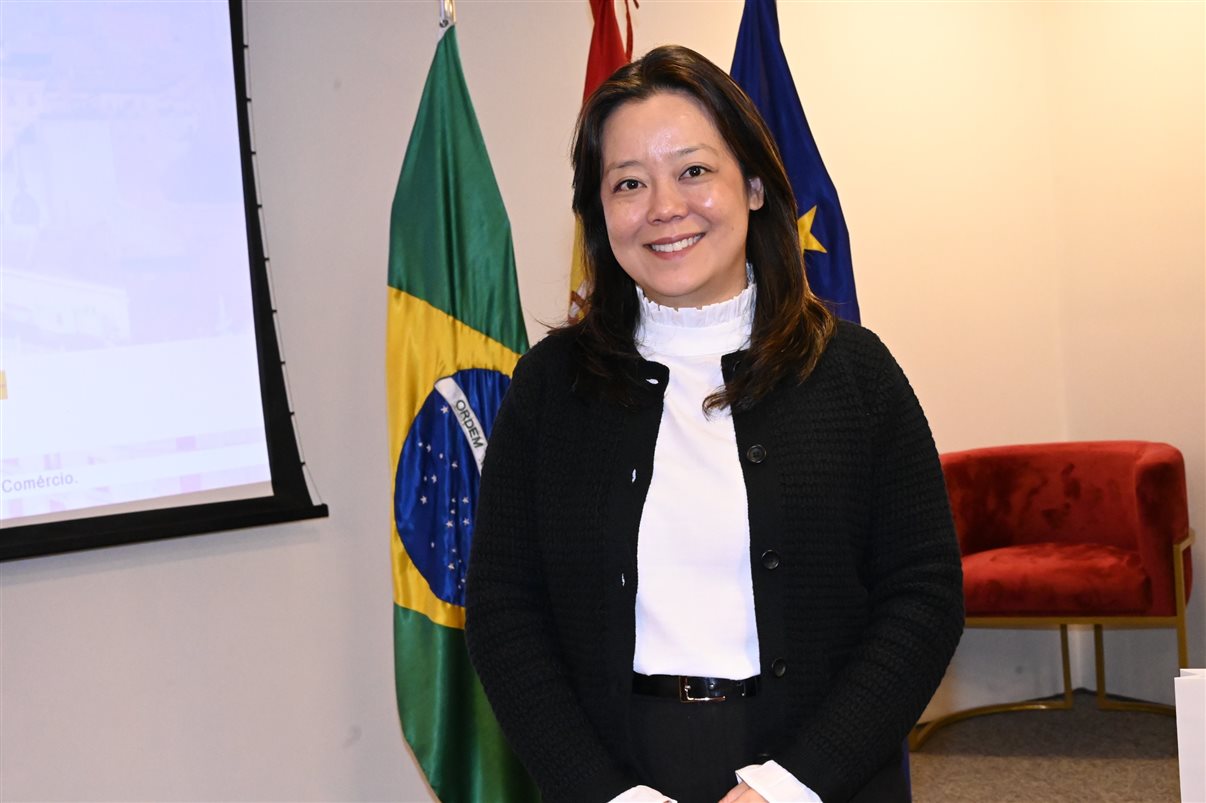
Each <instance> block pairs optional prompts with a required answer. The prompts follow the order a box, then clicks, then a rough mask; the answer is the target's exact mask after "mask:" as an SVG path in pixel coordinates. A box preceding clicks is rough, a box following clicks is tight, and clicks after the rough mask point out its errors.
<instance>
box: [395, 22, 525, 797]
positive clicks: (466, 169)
mask: <svg viewBox="0 0 1206 803" xmlns="http://www.w3.org/2000/svg"><path fill="white" fill-rule="evenodd" d="M387 338H388V341H387V343H386V369H385V370H386V388H387V393H388V397H389V398H388V401H389V416H390V420H389V423H390V456H391V458H392V460H393V465H394V468H395V473H394V515H393V537H392V539H391V547H390V550H391V554H392V559H393V576H394V665H395V673H396V687H397V696H398V713H399V715H400V717H401V720H402V730H403V732H404V733H405V735H406V739H407V741H408V742H409V743H410V746H411V749H412V750H413V751H414V754H415V757H416V758H417V759H418V761H419V764H420V766H421V767H422V769H423V772H424V773H425V774H426V776H427V780H428V782H429V783H430V784H431V786H432V788H433V789H434V790H435V792H436V794H437V795H439V797H440V799H441V800H442V801H444V803H470V801H482V802H484V801H503V800H505V801H516V802H517V803H522V802H523V801H528V800H532V801H535V800H538V799H539V796H538V794H537V793H536V790H535V786H534V785H533V784H532V781H531V780H530V779H529V778H528V776H527V775H526V774H525V772H524V770H523V768H522V767H521V766H520V765H519V763H518V761H517V760H516V758H515V756H514V755H513V754H512V753H511V751H510V749H509V748H508V747H507V745H506V743H505V742H504V741H503V737H502V734H501V732H500V731H499V729H498V724H497V722H496V721H495V719H494V714H493V713H492V712H491V710H490V706H489V704H488V703H487V701H486V698H485V695H484V694H483V692H482V688H481V684H480V683H479V681H478V679H477V676H476V675H475V674H474V672H473V667H472V666H471V665H470V664H469V656H468V651H467V649H466V647H465V630H464V628H465V573H466V569H467V566H466V562H467V561H468V557H469V545H470V542H471V541H472V539H473V523H474V510H475V506H476V504H477V489H478V481H479V478H480V476H481V475H480V471H481V464H482V457H483V455H484V454H485V451H486V447H487V444H488V443H489V439H490V432H491V429H492V428H493V426H494V418H495V415H496V413H497V412H498V406H499V403H500V402H501V401H502V397H503V394H504V393H505V392H506V390H507V386H508V384H509V383H510V375H511V372H512V370H513V369H514V367H515V363H516V361H517V360H518V359H519V355H520V354H522V353H523V352H524V351H526V350H527V347H528V341H527V335H526V334H525V330H524V325H523V318H522V315H521V312H520V306H519V291H518V288H517V286H516V282H515V254H514V250H513V248H512V244H511V224H510V222H509V221H508V220H507V212H506V209H504V208H503V202H502V195H501V194H500V193H499V191H498V184H497V183H496V182H495V180H494V171H493V170H491V168H490V158H489V156H488V155H487V154H486V146H485V143H484V142H483V140H482V134H481V130H480V129H479V127H478V124H477V116H476V115H475V114H474V112H473V104H472V102H471V101H470V99H469V90H468V87H467V86H466V85H465V76H464V73H462V71H461V59H460V53H459V50H458V48H457V40H456V29H455V27H450V28H449V29H448V30H447V31H446V32H445V34H444V36H443V38H442V39H441V41H440V43H439V45H438V46H437V48H436V52H435V58H434V59H433V60H432V63H431V71H430V72H429V73H428V76H427V84H426V86H425V87H424V88H423V98H422V101H421V102H420V104H419V112H418V116H417V118H416V119H415V125H414V130H413V131H412V132H411V136H410V144H409V145H408V146H407V149H406V158H405V160H404V162H403V164H402V174H401V176H400V177H399V178H398V189H397V193H396V194H395V196H394V204H393V212H392V215H391V218H390V236H389V313H388V334H387Z"/></svg>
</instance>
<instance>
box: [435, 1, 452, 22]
mask: <svg viewBox="0 0 1206 803" xmlns="http://www.w3.org/2000/svg"><path fill="white" fill-rule="evenodd" d="M438 2H439V4H440V27H441V28H447V27H448V26H449V25H453V24H455V23H456V2H455V0H438Z"/></svg>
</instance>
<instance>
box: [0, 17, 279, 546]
mask: <svg viewBox="0 0 1206 803" xmlns="http://www.w3.org/2000/svg"><path fill="white" fill-rule="evenodd" d="M2 13H3V23H4V40H3V45H2V49H0V106H2V109H3V115H4V124H3V126H0V171H2V173H3V176H2V178H3V180H2V181H0V232H2V237H0V457H2V476H0V521H2V522H3V523H5V524H15V523H26V522H28V521H33V520H43V518H44V517H48V518H49V519H54V518H60V517H64V516H65V515H69V514H70V512H71V511H78V510H83V509H90V508H96V507H107V506H112V505H122V504H126V503H131V502H141V503H142V504H143V506H155V505H158V504H161V502H159V501H154V500H160V499H163V498H167V499H172V501H171V502H168V503H170V504H175V503H176V500H175V499H174V497H178V496H179V495H181V494H203V495H204V494H207V493H209V494H213V495H214V497H213V498H223V499H225V498H243V497H250V496H258V495H264V494H265V493H270V492H271V489H270V486H269V485H268V484H269V482H270V476H269V470H268V457H267V449H266V445H265V435H264V419H263V412H262V405H261V399H260V384H259V374H258V369H257V361H256V359H257V358H256V341H255V331H254V327H253V320H252V308H251V288H250V280H249V270H248V251H247V233H246V221H245V218H244V211H243V185H242V174H241V163H240V154H239V140H238V130H237V118H236V107H235V101H234V97H233V93H234V88H233V87H234V84H233V82H234V78H233V68H232V65H231V56H230V53H231V45H230V27H229V20H228V17H227V6H226V5H225V4H224V3H115V2H113V3H111V2H97V3H6V4H5V8H4V9H3V12H2Z"/></svg>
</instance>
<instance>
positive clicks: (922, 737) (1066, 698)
mask: <svg viewBox="0 0 1206 803" xmlns="http://www.w3.org/2000/svg"><path fill="white" fill-rule="evenodd" d="M1059 646H1060V658H1061V659H1062V660H1063V673H1064V695H1063V697H1062V698H1060V699H1058V700H1027V701H1025V702H1021V703H1000V704H997V705H981V706H977V707H975V708H968V709H966V710H964V711H955V712H954V713H950V714H946V715H945V716H941V717H938V718H937V719H931V720H930V721H929V722H926V723H924V724H922V725H918V726H916V727H915V728H913V730H912V731H911V732H910V733H909V749H910V750H917V749H919V748H920V747H921V746H922V745H923V744H925V743H926V741H928V740H929V738H930V737H931V736H933V735H934V733H935V732H936V731H938V730H939V729H941V728H945V727H946V726H947V725H953V724H955V723H956V722H962V721H963V720H965V719H972V718H973V717H983V716H987V715H989V714H1007V713H1009V712H1011V711H1066V710H1067V709H1069V708H1071V707H1072V700H1073V692H1072V663H1071V660H1070V659H1069V655H1068V626H1067V625H1060V626H1059Z"/></svg>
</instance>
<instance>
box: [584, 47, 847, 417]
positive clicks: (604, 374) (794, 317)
mask: <svg viewBox="0 0 1206 803" xmlns="http://www.w3.org/2000/svg"><path fill="white" fill-rule="evenodd" d="M661 92H677V93H682V94H684V95H686V96H688V97H690V98H692V99H694V100H695V101H696V102H698V103H699V104H700V106H701V107H702V108H703V109H704V111H705V112H706V113H707V114H708V116H709V117H710V118H711V120H712V122H713V123H714V124H715V125H716V128H717V129H718V130H719V131H720V134H721V136H722V137H723V138H724V141H725V143H726V144H727V145H728V147H729V149H730V150H731V151H732V153H733V156H734V157H735V158H736V160H737V162H738V164H740V165H741V170H742V174H743V175H744V176H745V178H746V181H747V182H748V181H749V180H750V179H753V178H758V179H760V180H761V181H762V187H763V190H764V193H765V200H764V202H763V204H762V207H761V208H759V209H756V210H754V211H752V212H751V213H750V219H749V231H748V234H747V236H746V258H747V259H748V260H749V261H750V263H752V265H753V271H754V279H755V282H756V283H757V285H758V290H757V301H756V305H755V310H754V322H753V329H752V332H751V335H750V348H749V351H748V353H747V356H746V357H745V358H744V359H743V360H742V361H741V363H740V365H739V366H738V369H737V371H736V372H735V374H734V376H733V377H732V379H731V380H730V381H729V382H728V383H727V384H726V385H725V387H724V388H723V389H721V390H720V391H718V392H717V393H715V394H713V395H712V396H709V397H708V399H707V400H706V401H705V403H704V407H705V409H708V410H714V409H717V408H721V407H725V406H727V407H729V408H731V409H744V408H747V407H749V406H750V405H752V404H753V403H754V402H756V401H758V400H759V399H761V398H762V397H763V396H765V395H766V394H767V393H769V392H770V391H771V389H772V388H774V387H775V386H776V385H778V384H779V383H780V382H782V381H783V380H786V379H794V380H795V381H797V382H799V381H803V380H804V379H805V378H806V377H807V376H808V374H809V373H811V372H812V370H813V368H814V367H816V364H817V360H819V359H820V356H821V353H822V352H823V351H824V350H825V345H826V343H828V341H829V338H830V337H832V335H833V331H834V327H835V322H834V318H833V316H832V314H830V312H829V311H828V310H827V309H826V308H825V305H824V304H822V303H821V301H820V300H819V299H818V298H817V297H816V296H815V295H813V294H812V291H811V290H809V288H808V280H807V278H805V275H804V259H803V253H802V251H801V249H800V239H799V234H798V232H797V228H796V202H795V197H794V196H793V195H792V190H791V183H790V182H789V181H788V178H787V173H786V172H785V171H784V169H783V161H782V159H781V158H780V156H779V150H778V148H777V147H776V146H775V141H774V137H773V136H772V135H771V133H770V130H769V129H768V128H767V127H766V123H764V122H763V120H762V116H761V115H760V114H759V113H758V110H757V108H755V106H754V104H753V102H752V101H750V99H749V97H748V96H746V94H745V92H743V91H742V90H741V88H740V87H739V86H737V84H736V83H734V82H733V80H732V79H731V78H729V76H728V75H726V74H725V73H724V71H722V70H721V69H720V68H719V67H717V66H716V65H715V64H713V63H712V62H710V61H708V60H707V59H706V58H704V57H703V56H701V55H699V54H698V53H696V52H695V51H693V50H688V49H687V48H685V47H678V46H674V45H667V46H664V47H658V48H655V49H653V50H651V51H649V52H648V53H646V54H645V55H644V56H643V57H642V58H640V59H638V60H637V61H634V62H632V63H631V64H626V65H625V66H623V67H621V68H620V69H619V70H617V71H616V72H615V74H614V75H612V76H611V78H609V79H608V80H607V81H606V82H605V83H604V84H603V85H602V86H600V87H599V88H598V89H597V90H596V91H595V93H594V94H593V95H591V96H590V98H589V99H588V100H587V101H586V104H585V105H584V106H583V107H582V112H581V114H580V115H579V117H578V125H577V129H576V131H575V134H574V144H573V163H574V213H575V214H576V215H577V216H578V219H579V220H580V221H581V223H582V229H583V235H584V236H583V240H584V247H585V254H584V255H583V256H584V261H585V266H586V278H587V282H588V284H589V286H590V288H591V289H590V293H589V295H588V297H587V307H586V314H585V316H584V317H583V319H582V320H581V321H579V322H578V323H576V324H569V325H567V326H565V327H563V329H564V330H568V331H574V332H576V335H577V338H576V339H577V345H578V353H579V357H580V368H581V369H582V370H583V371H585V372H586V373H587V374H589V375H591V376H592V377H594V378H596V379H598V380H600V381H601V385H602V387H603V388H604V391H605V393H606V394H607V395H608V396H611V397H613V398H616V399H618V400H619V401H621V402H625V403H630V402H631V401H632V399H633V398H634V395H633V387H634V385H635V384H636V382H637V381H638V380H636V371H635V368H636V365H637V362H638V360H639V359H640V358H639V355H638V354H637V350H636V345H635V343H634V342H633V335H634V332H635V330H636V324H637V318H638V314H639V304H638V300H637V294H636V285H635V283H634V282H633V281H632V279H631V278H629V276H628V274H626V273H625V272H624V270H623V269H622V268H621V267H620V265H619V263H618V262H617V261H616V258H615V255H614V254H613V253H612V250H611V244H610V242H609V240H608V237H607V223H606V220H605V219H604V216H603V200H602V197H601V184H602V173H603V127H604V125H605V124H606V122H607V119H608V117H610V116H611V114H612V112H614V111H615V110H616V109H618V108H619V107H620V106H621V105H623V104H625V103H628V102H631V101H640V100H645V99H646V98H649V97H651V96H653V95H656V94H658V93H661Z"/></svg>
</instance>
